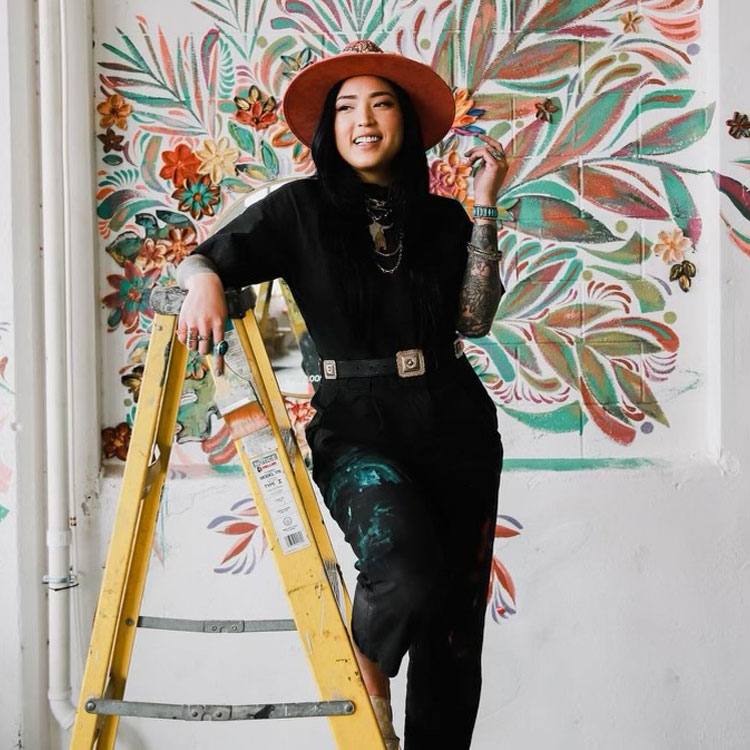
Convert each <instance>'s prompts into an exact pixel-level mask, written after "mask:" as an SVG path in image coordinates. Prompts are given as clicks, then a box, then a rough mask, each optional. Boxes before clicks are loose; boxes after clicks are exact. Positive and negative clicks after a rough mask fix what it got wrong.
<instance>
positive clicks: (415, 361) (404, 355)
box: [396, 349, 424, 378]
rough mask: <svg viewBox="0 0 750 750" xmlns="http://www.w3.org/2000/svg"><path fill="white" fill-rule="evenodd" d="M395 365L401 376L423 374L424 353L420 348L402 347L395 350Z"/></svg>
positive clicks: (409, 376) (407, 376)
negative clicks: (398, 350) (399, 349)
mask: <svg viewBox="0 0 750 750" xmlns="http://www.w3.org/2000/svg"><path fill="white" fill-rule="evenodd" d="M396 367H397V368H398V374H399V376H400V377H402V378H411V377H413V376H414V375H424V355H423V354H422V350H421V349H404V350H403V351H400V352H396Z"/></svg>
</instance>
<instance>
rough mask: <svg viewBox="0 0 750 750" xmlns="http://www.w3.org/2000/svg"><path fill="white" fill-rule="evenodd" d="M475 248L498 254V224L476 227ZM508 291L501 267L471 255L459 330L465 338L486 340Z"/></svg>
mask: <svg viewBox="0 0 750 750" xmlns="http://www.w3.org/2000/svg"><path fill="white" fill-rule="evenodd" d="M471 244H472V245H476V246H477V247H478V248H480V249H481V250H483V251H485V252H487V253H496V252H497V227H496V226H495V224H494V223H493V224H480V223H478V222H475V223H474V230H473V231H472V234H471ZM504 292H505V289H504V288H503V283H502V281H501V280H500V263H499V261H497V260H489V259H487V258H484V257H482V256H481V255H479V254H477V253H473V252H471V251H469V258H468V260H467V262H466V272H465V274H464V280H463V283H462V286H461V295H460V298H459V306H458V310H459V312H458V324H457V326H456V328H457V330H458V331H459V332H461V333H463V334H464V335H465V336H472V337H477V338H478V337H480V336H485V335H486V334H487V333H488V332H489V330H490V326H491V325H492V321H493V319H494V317H495V313H496V312H497V306H498V305H499V304H500V298H501V297H502V296H503V293H504Z"/></svg>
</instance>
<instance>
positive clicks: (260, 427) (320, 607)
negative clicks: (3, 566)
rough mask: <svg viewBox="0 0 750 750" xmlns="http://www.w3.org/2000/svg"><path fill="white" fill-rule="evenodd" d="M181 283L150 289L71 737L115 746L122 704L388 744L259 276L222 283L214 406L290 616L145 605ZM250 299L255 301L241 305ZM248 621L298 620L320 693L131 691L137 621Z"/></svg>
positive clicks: (81, 745)
mask: <svg viewBox="0 0 750 750" xmlns="http://www.w3.org/2000/svg"><path fill="white" fill-rule="evenodd" d="M184 296H185V293H184V292H183V291H182V290H180V289H179V288H178V287H161V288H159V289H155V290H154V291H153V293H152V296H151V304H152V306H153V308H154V311H155V317H154V322H153V326H152V329H151V338H150V341H149V346H148V354H147V357H146V364H145V368H144V371H143V380H142V383H141V389H140V396H139V399H138V407H137V410H136V415H135V422H134V424H133V431H132V435H131V440H130V448H129V451H128V456H127V461H126V463H125V472H124V476H123V480H122V487H121V491H120V497H119V500H118V505H117V512H116V516H115V521H114V526H113V529H112V535H111V538H110V543H109V551H108V554H107V562H106V567H105V570H104V578H103V581H102V586H101V591H100V594H99V601H98V604H97V608H96V614H95V617H94V622H93V630H92V635H91V644H90V647H89V651H88V657H87V660H86V669H85V671H84V675H83V683H82V685H81V694H80V700H79V704H78V710H77V712H76V719H75V723H74V725H73V732H72V738H71V744H70V748H71V750H93V748H96V749H97V750H111V749H112V748H114V747H115V737H116V733H117V726H118V721H119V717H120V716H138V717H149V718H168V719H183V720H186V721H228V720H238V719H253V720H259V719H272V718H291V717H313V716H318V717H320V716H327V717H328V719H329V721H330V726H331V730H332V732H333V735H334V738H335V741H336V744H337V747H338V748H339V750H385V746H384V743H383V739H382V736H381V734H380V730H379V728H378V724H377V720H376V718H375V714H374V712H373V709H372V705H371V703H370V700H369V697H368V695H367V691H366V690H365V687H364V684H363V682H362V679H361V675H360V672H359V668H358V664H357V661H356V658H355V656H354V651H353V647H352V642H351V640H350V633H349V630H348V627H347V626H348V624H349V623H350V622H351V601H350V599H349V595H348V593H347V591H346V587H345V586H344V581H343V578H342V576H341V570H340V568H339V566H338V563H337V561H336V556H335V554H334V551H333V547H332V545H331V541H330V538H329V536H328V532H327V531H326V528H325V525H324V523H323V518H322V516H321V514H320V509H319V506H318V502H317V499H316V497H315V493H314V490H313V486H312V483H311V480H310V477H309V475H308V472H307V468H306V466H305V463H304V460H303V457H302V455H301V453H300V451H299V448H298V446H297V443H296V440H295V438H294V433H293V431H292V428H291V424H290V422H289V417H288V415H287V412H286V408H285V406H284V401H283V397H282V395H281V391H280V390H279V386H278V382H277V380H276V377H275V375H274V373H273V370H272V368H271V363H270V361H269V358H268V355H267V354H266V351H265V348H264V346H263V341H262V338H261V334H260V329H259V327H258V323H257V321H256V317H255V315H254V314H253V313H252V310H253V308H254V306H255V302H256V298H255V294H254V292H253V290H252V288H251V287H247V288H245V289H243V290H240V291H233V290H229V291H228V292H227V306H228V309H229V320H228V321H227V330H226V332H225V340H226V342H227V344H228V347H229V348H228V351H227V353H226V354H225V357H224V361H225V366H224V374H223V375H220V376H216V375H214V371H213V360H212V357H208V358H207V359H208V360H209V364H210V365H211V373H212V376H213V377H214V382H215V385H216V395H215V403H216V405H217V407H218V408H219V411H220V412H221V414H222V416H223V417H224V420H225V423H226V424H227V426H228V428H229V430H230V432H231V434H232V438H233V439H234V442H235V446H236V448H237V453H238V454H239V457H240V460H241V462H242V466H243V469H244V472H245V476H246V477H247V479H248V481H249V483H250V488H251V491H252V494H253V497H254V498H255V501H256V505H257V507H258V511H259V514H260V518H261V521H262V523H263V529H264V531H265V534H266V536H267V539H268V544H269V548H270V549H271V551H272V553H273V558H274V560H275V562H276V566H277V568H278V571H279V574H280V575H281V580H282V584H283V586H284V589H285V591H286V593H287V597H288V599H289V603H290V605H291V610H292V616H293V618H294V619H292V620H255V621H243V620H239V621H237V620H229V621H225V620H203V621H201V620H179V619H174V618H157V617H142V616H141V615H140V606H141V599H142V596H143V590H144V587H145V582H146V574H147V569H148V562H149V559H150V556H151V547H152V542H153V538H154V531H155V527H156V519H157V514H158V511H159V503H160V499H161V493H162V488H163V486H164V481H165V477H166V474H167V467H168V464H169V455H170V451H171V447H172V440H173V436H174V431H175V424H176V420H177V410H178V407H179V404H180V397H181V394H182V386H183V382H184V380H185V366H186V362H187V355H188V350H187V348H186V347H185V346H184V345H183V344H182V343H181V342H180V341H179V339H178V338H177V336H176V330H177V316H178V315H179V310H180V306H181V304H182V301H183V300H184ZM248 311H251V312H250V313H249V314H246V313H247V312H248ZM139 627H147V628H158V629H166V630H189V631H200V632H206V633H248V632H258V631H269V630H296V631H297V633H298V634H299V636H300V638H301V640H302V645H303V649H304V651H305V653H306V655H307V658H308V661H309V663H310V666H311V668H312V673H313V677H314V679H315V682H316V683H317V685H318V689H319V692H320V700H319V701H310V702H297V703H267V704H252V705H208V704H200V705H181V704H170V703H150V702H139V701H130V700H123V697H124V693H125V685H126V682H127V676H128V668H129V666H130V658H131V654H132V650H133V642H134V639H135V633H136V629H137V628H139Z"/></svg>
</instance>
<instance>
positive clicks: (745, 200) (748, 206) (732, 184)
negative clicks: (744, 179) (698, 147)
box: [711, 171, 750, 220]
mask: <svg viewBox="0 0 750 750" xmlns="http://www.w3.org/2000/svg"><path fill="white" fill-rule="evenodd" d="M711 174H712V176H713V178H714V183H715V184H716V187H717V188H719V190H720V191H721V192H722V193H724V195H726V196H727V198H729V200H730V201H732V203H733V204H734V207H735V208H736V209H737V210H738V211H739V212H740V213H741V214H742V215H743V216H744V217H745V218H746V219H748V220H750V188H749V187H746V186H745V185H743V184H742V183H741V182H738V181H737V180H735V179H734V178H733V177H728V176H727V175H725V174H720V173H719V172H713V171H712V172H711Z"/></svg>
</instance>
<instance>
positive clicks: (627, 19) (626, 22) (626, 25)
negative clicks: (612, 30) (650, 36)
mask: <svg viewBox="0 0 750 750" xmlns="http://www.w3.org/2000/svg"><path fill="white" fill-rule="evenodd" d="M619 20H620V21H622V30H623V31H624V32H628V31H632V32H634V33H636V34H637V33H638V32H639V28H638V26H639V24H640V23H641V22H642V21H643V16H640V15H638V13H636V12H635V11H633V10H629V11H628V12H627V13H623V14H622V15H621V16H620V19H619Z"/></svg>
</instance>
